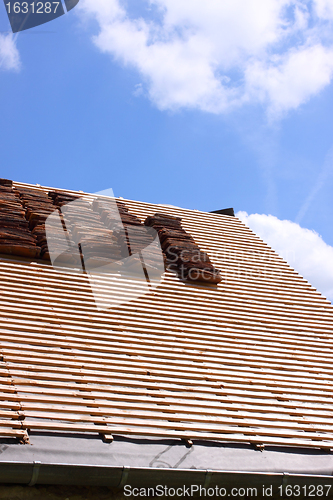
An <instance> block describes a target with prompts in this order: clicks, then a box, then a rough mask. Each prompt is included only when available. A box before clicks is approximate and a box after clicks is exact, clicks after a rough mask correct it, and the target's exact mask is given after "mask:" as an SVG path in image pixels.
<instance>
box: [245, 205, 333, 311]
mask: <svg viewBox="0 0 333 500" xmlns="http://www.w3.org/2000/svg"><path fill="white" fill-rule="evenodd" d="M237 217H239V218H240V219H241V220H242V221H243V222H244V223H245V224H246V225H247V226H249V227H250V228H251V229H252V230H253V231H254V232H255V233H256V234H257V235H258V236H260V237H261V238H262V239H263V240H264V241H265V242H266V243H268V245H270V246H271V247H272V248H273V249H274V250H276V251H277V252H278V254H279V255H281V257H283V258H284V259H285V260H286V261H287V262H288V263H289V264H290V266H291V267H292V268H294V269H295V271H297V272H298V273H299V274H301V275H302V276H303V277H304V278H305V279H306V280H308V281H309V282H310V283H311V285H313V286H314V287H316V288H317V289H318V291H319V292H321V293H322V294H323V295H324V296H325V297H327V298H328V299H329V300H330V301H331V302H333V247H331V246H330V245H327V243H325V242H324V240H323V239H322V237H321V236H320V235H319V234H318V233H316V232H315V231H312V230H310V229H305V228H302V227H301V226H300V225H299V224H296V223H295V222H291V221H289V220H280V219H278V218H277V217H274V216H273V215H263V214H252V215H248V214H247V213H246V212H238V213H237Z"/></svg>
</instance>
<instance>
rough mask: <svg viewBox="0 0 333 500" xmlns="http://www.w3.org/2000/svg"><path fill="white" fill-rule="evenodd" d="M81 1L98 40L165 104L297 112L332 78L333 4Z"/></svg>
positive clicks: (296, 0)
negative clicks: (136, 8) (132, 5)
mask: <svg viewBox="0 0 333 500" xmlns="http://www.w3.org/2000/svg"><path fill="white" fill-rule="evenodd" d="M139 5H140V6H141V11H142V14H141V15H140V16H139V15H136V16H131V14H130V10H129V7H128V5H127V4H126V3H125V0H82V1H81V2H80V4H79V9H80V11H81V13H82V14H84V15H86V16H87V17H88V18H89V17H91V16H92V17H94V18H95V19H96V20H97V22H98V25H99V33H98V34H97V36H96V37H95V38H94V42H95V44H96V45H97V46H98V47H99V48H100V50H102V51H103V52H105V53H109V54H111V55H112V56H113V57H114V58H115V59H116V60H118V61H119V62H120V63H122V64H124V65H127V66H131V67H134V68H136V69H137V70H138V71H139V73H140V75H141V77H142V79H143V83H144V84H145V86H146V91H147V93H148V95H149V97H150V99H151V100H152V102H153V103H154V104H155V105H156V106H157V107H159V108H160V109H179V108H182V107H185V108H196V109H201V110H203V111H208V112H212V113H222V112H227V111H230V110H232V109H234V108H235V107H239V106H241V105H243V104H245V103H260V104H263V105H264V106H265V107H266V108H267V109H268V111H269V113H270V115H271V116H272V117H276V116H280V115H281V114H283V113H285V112H287V111H288V110H290V109H295V108H297V107H298V106H299V105H301V104H302V103H304V102H306V101H307V100H308V99H309V98H310V97H311V96H313V95H315V94H317V93H318V92H320V91H321V90H322V89H323V88H324V87H325V86H327V85H328V84H329V83H330V82H331V80H332V78H333V36H332V28H333V7H332V0H246V1H244V0H223V1H221V0H205V1H202V0H182V1H179V0H141V3H139Z"/></svg>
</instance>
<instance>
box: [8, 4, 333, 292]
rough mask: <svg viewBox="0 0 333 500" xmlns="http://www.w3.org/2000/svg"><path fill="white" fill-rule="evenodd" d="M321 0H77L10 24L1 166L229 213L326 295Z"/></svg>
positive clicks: (326, 136)
mask: <svg viewBox="0 0 333 500" xmlns="http://www.w3.org/2000/svg"><path fill="white" fill-rule="evenodd" d="M332 28H333V3H332V0H246V1H245V0H242V1H241V0H223V1H222V0H205V2H202V0H201V1H199V0H150V1H149V0H135V1H134V0H127V1H125V0H80V2H79V4H78V5H77V7H75V9H73V10H72V11H70V12H69V13H67V14H66V15H64V16H62V17H60V18H58V19H56V20H54V21H52V22H50V23H48V24H45V25H42V26H38V27H36V28H33V29H31V30H27V31H24V32H21V33H19V34H18V35H13V34H11V32H10V25H9V22H8V18H7V15H6V10H5V6H4V5H2V4H1V5H0V101H1V104H0V109H1V113H0V132H1V133H0V157H1V177H6V178H10V179H13V180H16V181H22V182H28V183H33V184H36V183H38V184H41V185H45V186H51V187H59V188H68V189H75V190H83V191H88V192H98V191H101V190H104V189H107V188H112V189H113V191H114V193H115V195H116V196H122V197H124V198H129V199H136V200H140V201H147V202H153V203H166V204H170V205H176V206H180V207H186V208H192V209H198V210H203V211H212V210H218V209H222V208H227V207H234V209H235V211H236V213H237V214H238V215H239V217H241V219H242V220H243V221H244V222H245V223H246V224H247V225H249V226H250V227H251V228H252V229H253V230H255V231H256V233H257V234H258V235H259V236H261V237H262V238H263V239H264V240H265V241H267V243H269V244H270V245H271V246H272V247H273V248H275V249H276V250H277V251H278V252H279V253H280V254H281V255H282V256H283V257H284V258H286V259H287V260H288V262H289V263H290V264H291V265H292V267H293V268H295V269H296V270H297V271H298V272H299V273H300V274H302V275H303V276H304V277H306V278H307V279H308V280H309V281H310V282H311V283H312V284H313V285H314V286H315V287H316V288H318V289H319V290H320V291H321V292H322V293H323V294H324V295H325V296H326V297H328V298H329V299H330V300H333V259H332V256H333V231H332V222H331V221H332V218H333V204H332V187H333V120H332V111H333V84H332V80H333V29H332Z"/></svg>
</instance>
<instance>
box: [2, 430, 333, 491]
mask: <svg viewBox="0 0 333 500" xmlns="http://www.w3.org/2000/svg"><path fill="white" fill-rule="evenodd" d="M30 439H31V445H20V444H16V443H15V442H14V441H12V442H9V441H5V440H2V441H1V443H0V483H15V484H19V483H20V484H29V483H30V484H34V483H39V484H65V485H66V484H73V485H99V486H110V487H120V486H123V485H124V484H132V485H137V486H141V485H147V484H149V485H151V486H154V485H156V484H172V486H177V485H178V484H179V485H183V484H194V483H195V484H201V485H204V484H206V485H207V484H208V482H209V484H210V486H211V487H214V485H215V484H220V483H221V480H222V482H223V484H226V485H228V484H230V485H235V484H236V485H237V484H238V485H239V484H240V482H241V483H242V482H244V481H245V482H246V484H247V485H248V486H251V484H254V483H258V482H259V484H262V483H263V481H264V479H263V478H264V477H266V479H265V482H266V483H267V482H268V483H269V484H273V483H272V481H274V482H275V483H276V485H279V484H282V482H283V484H286V478H288V481H289V482H290V481H296V483H295V484H298V483H299V481H300V477H299V476H303V475H311V476H308V478H305V479H304V477H303V479H302V481H303V482H304V480H307V479H308V480H309V481H310V479H311V481H312V483H311V481H310V484H314V483H313V480H314V479H313V476H318V478H317V479H318V481H320V484H322V481H323V480H322V478H321V479H320V478H319V476H325V481H326V483H327V481H329V483H327V484H330V483H331V482H332V484H333V476H332V473H333V453H330V452H327V451H321V450H306V449H296V448H281V447H279V448H278V447H277V448H274V447H267V448H266V449H264V450H263V451H259V450H256V449H254V448H252V447H251V446H250V445H249V446H246V445H232V444H220V443H208V442H197V441H195V442H194V443H193V446H192V447H188V446H187V445H186V443H185V442H182V441H178V440H157V439H142V438H138V439H132V438H131V439H129V438H121V437H115V440H114V441H113V442H112V443H104V442H103V441H102V440H101V439H100V438H98V437H96V438H95V437H93V436H78V435H74V434H73V435H68V434H67V435H63V434H57V435H54V434H53V435H51V434H34V433H31V434H30ZM207 474H208V475H207ZM265 475H266V476H265ZM267 475H269V478H268V479H269V480H268V479H267ZM292 475H296V476H295V477H294V478H293V476H292ZM328 476H331V477H330V478H329V477H328ZM208 477H209V481H208V480H207V478H208ZM297 481H298V483H297ZM332 490H333V488H332Z"/></svg>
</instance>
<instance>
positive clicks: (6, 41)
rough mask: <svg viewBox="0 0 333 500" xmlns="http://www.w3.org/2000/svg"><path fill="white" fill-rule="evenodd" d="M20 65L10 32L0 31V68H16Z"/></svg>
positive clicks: (13, 38)
mask: <svg viewBox="0 0 333 500" xmlns="http://www.w3.org/2000/svg"><path fill="white" fill-rule="evenodd" d="M19 67H20V56H19V52H18V50H17V47H16V44H15V37H14V35H12V34H8V35H3V34H1V33H0V69H6V70H18V69H19Z"/></svg>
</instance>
